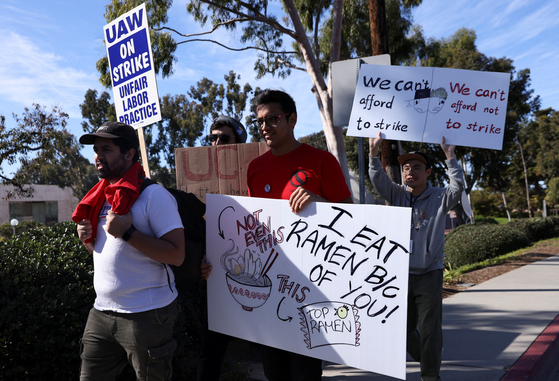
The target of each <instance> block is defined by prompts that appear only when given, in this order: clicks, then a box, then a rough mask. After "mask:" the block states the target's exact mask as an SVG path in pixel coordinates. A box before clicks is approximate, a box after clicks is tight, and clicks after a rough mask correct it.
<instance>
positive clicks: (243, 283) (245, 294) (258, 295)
mask: <svg viewBox="0 0 559 381" xmlns="http://www.w3.org/2000/svg"><path fill="white" fill-rule="evenodd" d="M225 275H226V279H227V285H228V286H229V292H231V295H232V296H233V298H234V299H235V300H236V301H237V303H239V304H240V305H241V306H242V307H243V309H244V310H245V311H252V309H253V308H258V307H260V306H261V305H263V304H264V303H266V300H268V298H269V297H270V292H271V291H272V281H271V280H270V278H269V277H268V276H267V275H264V276H263V277H260V278H258V279H256V278H254V277H251V276H247V275H245V274H240V275H238V274H236V273H234V272H231V271H229V272H228V273H227V274H225Z"/></svg>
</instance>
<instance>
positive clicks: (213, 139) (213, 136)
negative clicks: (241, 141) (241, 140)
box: [208, 134, 234, 143]
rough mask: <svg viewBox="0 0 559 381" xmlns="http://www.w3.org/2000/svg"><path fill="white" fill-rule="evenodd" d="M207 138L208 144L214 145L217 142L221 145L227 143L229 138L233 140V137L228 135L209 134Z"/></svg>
mask: <svg viewBox="0 0 559 381" xmlns="http://www.w3.org/2000/svg"><path fill="white" fill-rule="evenodd" d="M208 137H209V138H210V142H212V143H214V142H217V140H218V139H219V140H221V141H222V142H223V143H229V140H231V138H234V136H232V135H229V134H210V135H208Z"/></svg>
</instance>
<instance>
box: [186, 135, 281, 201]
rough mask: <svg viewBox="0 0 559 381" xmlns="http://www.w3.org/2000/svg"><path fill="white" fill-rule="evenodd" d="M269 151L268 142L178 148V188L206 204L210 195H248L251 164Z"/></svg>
mask: <svg viewBox="0 0 559 381" xmlns="http://www.w3.org/2000/svg"><path fill="white" fill-rule="evenodd" d="M269 149H270V148H269V147H268V146H267V145H266V143H246V144H226V145H220V146H206V147H191V148H176V149H175V165H176V171H177V188H178V189H182V190H183V191H185V192H190V193H194V194H195V195H196V196H197V197H198V198H199V199H200V200H202V201H203V202H206V194H208V193H209V194H226V195H232V196H248V187H247V171H248V165H249V164H250V162H251V161H252V160H253V159H255V158H257V157H258V156H260V155H262V154H263V153H265V152H267V151H268V150H269Z"/></svg>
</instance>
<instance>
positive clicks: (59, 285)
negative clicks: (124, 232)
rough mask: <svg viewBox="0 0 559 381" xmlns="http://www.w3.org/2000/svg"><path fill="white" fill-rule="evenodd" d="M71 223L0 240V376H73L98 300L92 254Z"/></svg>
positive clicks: (23, 377)
mask: <svg viewBox="0 0 559 381" xmlns="http://www.w3.org/2000/svg"><path fill="white" fill-rule="evenodd" d="M75 232H76V225H75V224H74V223H71V222H66V223H60V224H57V225H56V226H54V227H52V228H50V227H43V228H39V229H33V230H29V231H27V232H24V233H22V234H18V235H16V236H15V237H11V238H7V239H6V240H4V241H3V242H0V253H2V255H1V256H0V282H1V287H0V364H1V365H0V379H5V380H38V379H51V380H70V379H72V378H76V377H77V374H78V369H79V361H80V360H79V340H80V338H81V334H82V333H83V328H84V325H85V321H86V319H87V314H88V311H89V309H90V308H91V305H92V303H93V299H94V293H93V284H92V261H91V255H90V254H89V253H88V252H87V250H86V249H85V248H84V247H83V245H82V244H81V243H80V241H79V239H78V238H77V236H76V233H75Z"/></svg>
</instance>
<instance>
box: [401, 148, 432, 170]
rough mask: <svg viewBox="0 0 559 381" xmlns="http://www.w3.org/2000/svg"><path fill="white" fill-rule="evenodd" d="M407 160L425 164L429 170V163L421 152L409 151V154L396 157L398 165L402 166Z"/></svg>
mask: <svg viewBox="0 0 559 381" xmlns="http://www.w3.org/2000/svg"><path fill="white" fill-rule="evenodd" d="M409 160H419V161H421V162H423V163H425V166H426V167H427V169H429V168H431V161H430V160H429V158H428V157H427V155H425V154H424V153H423V152H419V151H411V152H410V153H406V154H404V155H400V156H398V162H399V163H400V165H404V163H405V162H406V161H409Z"/></svg>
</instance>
